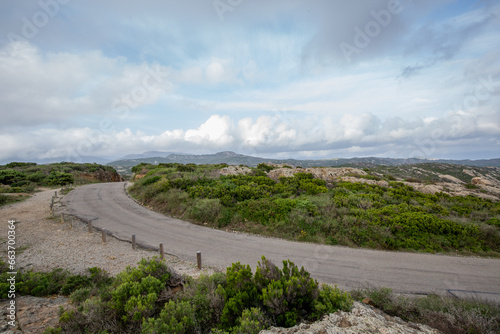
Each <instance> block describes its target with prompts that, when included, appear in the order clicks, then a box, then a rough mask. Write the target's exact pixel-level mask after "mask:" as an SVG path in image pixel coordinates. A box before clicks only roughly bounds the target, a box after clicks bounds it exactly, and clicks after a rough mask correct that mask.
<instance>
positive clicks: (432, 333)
mask: <svg viewBox="0 0 500 334" xmlns="http://www.w3.org/2000/svg"><path fill="white" fill-rule="evenodd" d="M333 333H335V334H344V333H345V334H347V333H349V334H361V333H365V334H380V333H387V334H389V333H394V334H396V333H397V334H439V333H441V332H440V331H438V330H436V329H433V328H431V327H429V326H425V325H420V324H415V323H409V322H405V321H403V320H401V319H400V318H397V317H391V316H389V315H387V314H385V313H383V312H382V311H380V310H378V309H376V308H374V307H372V306H369V305H364V304H362V303H359V302H354V306H353V309H352V311H351V312H342V311H339V312H336V313H333V314H329V315H326V316H325V317H324V318H323V320H321V321H318V322H315V323H313V324H300V325H298V326H295V327H292V328H271V329H269V330H264V331H261V332H260V334H333Z"/></svg>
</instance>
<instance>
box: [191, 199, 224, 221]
mask: <svg viewBox="0 0 500 334" xmlns="http://www.w3.org/2000/svg"><path fill="white" fill-rule="evenodd" d="M221 210H222V204H221V203H220V200H218V199H209V198H203V199H198V200H196V201H195V204H194V206H193V207H191V209H190V210H189V217H190V218H194V219H196V220H197V221H199V222H202V223H205V222H210V223H212V222H216V221H217V220H218V217H219V215H220V213H221Z"/></svg>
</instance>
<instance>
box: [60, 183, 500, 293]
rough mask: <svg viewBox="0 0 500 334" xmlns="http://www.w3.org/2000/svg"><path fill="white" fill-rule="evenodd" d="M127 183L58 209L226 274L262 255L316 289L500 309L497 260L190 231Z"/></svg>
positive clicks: (90, 190)
mask: <svg viewBox="0 0 500 334" xmlns="http://www.w3.org/2000/svg"><path fill="white" fill-rule="evenodd" d="M125 186H126V183H105V184H92V185H87V186H83V187H79V188H77V189H75V190H73V191H72V192H71V193H69V194H68V195H66V196H65V197H64V199H63V200H62V202H63V203H64V204H65V205H66V212H67V213H70V214H73V215H75V216H77V217H79V218H83V219H87V220H92V223H93V225H94V226H96V227H98V228H106V229H107V230H108V231H111V232H112V233H113V235H114V236H117V237H118V238H122V239H128V240H130V238H131V235H132V234H135V235H136V237H137V242H138V243H140V244H143V245H148V246H151V247H156V248H157V247H158V245H159V244H160V243H163V244H164V247H165V252H168V253H171V254H174V255H177V256H178V257H180V258H182V259H185V260H190V261H195V258H196V251H198V250H200V251H202V255H203V264H204V265H209V266H214V267H219V268H225V267H227V266H229V265H230V264H231V263H233V262H236V261H240V262H241V263H246V264H250V265H251V267H252V268H255V266H256V264H257V261H258V260H260V258H261V256H262V255H265V256H266V257H267V258H269V259H271V260H273V261H274V262H275V263H276V264H280V263H281V261H282V260H284V259H290V260H292V261H293V262H295V263H296V264H297V265H299V266H304V267H305V268H306V269H307V270H308V271H309V272H311V273H312V275H313V276H314V277H315V278H316V279H318V280H319V281H320V282H325V283H335V284H338V285H339V286H340V287H342V288H357V287H362V286H366V285H372V286H386V287H390V288H392V289H393V290H394V291H397V292H401V293H431V292H435V293H452V294H455V295H468V294H474V295H476V296H479V297H484V298H488V299H492V300H496V301H498V302H500V260H498V259H484V258H472V257H453V256H443V255H431V254H412V253H402V252H383V251H373V250H366V249H351V248H347V247H338V246H320V245H314V244H307V243H299V242H291V241H285V240H280V239H274V238H265V237H259V236H253V235H246V234H240V233H229V232H224V231H220V230H214V229H211V228H206V227H203V226H198V225H194V224H191V223H188V222H185V221H182V220H179V219H174V218H170V217H166V216H164V215H161V214H159V213H156V212H154V211H151V210H149V209H147V208H145V207H143V206H141V205H139V204H137V203H136V202H135V201H134V200H132V199H131V198H130V197H128V195H127V193H126V192H125V190H124V189H125Z"/></svg>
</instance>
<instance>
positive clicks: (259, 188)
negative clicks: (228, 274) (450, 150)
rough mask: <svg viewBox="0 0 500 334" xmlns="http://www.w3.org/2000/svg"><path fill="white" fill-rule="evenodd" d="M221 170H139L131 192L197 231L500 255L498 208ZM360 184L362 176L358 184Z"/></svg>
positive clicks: (477, 201) (397, 187) (391, 189)
mask: <svg viewBox="0 0 500 334" xmlns="http://www.w3.org/2000/svg"><path fill="white" fill-rule="evenodd" d="M222 167H224V165H194V164H188V165H182V164H159V165H150V164H140V165H138V166H136V167H134V169H133V171H134V172H136V173H141V176H144V177H142V178H141V179H139V180H138V181H136V182H135V184H134V185H133V186H132V187H131V188H130V192H131V194H132V195H133V196H134V197H135V198H136V199H137V200H139V201H140V202H142V203H144V204H146V205H148V206H150V207H152V208H154V209H155V210H157V211H159V212H162V213H166V214H170V215H173V216H176V217H181V218H183V219H189V220H192V221H193V222H197V223H200V224H204V225H208V226H212V227H217V228H223V229H231V230H239V231H245V232H250V233H259V234H264V235H268V236H274V237H280V238H285V239H290V240H298V241H308V242H316V243H323V244H330V245H345V246H358V247H369V248H374V249H385V250H406V251H422V252H453V253H462V254H479V255H489V256H498V255H499V254H500V203H499V202H495V201H491V200H485V199H481V198H478V197H474V196H450V195H447V194H444V193H436V194H424V193H421V192H417V191H415V190H414V189H413V188H412V187H410V186H407V185H405V184H403V183H401V182H396V181H395V178H394V177H393V176H392V175H389V174H385V175H384V176H383V177H382V178H381V177H380V176H374V175H370V174H368V175H366V176H362V177H363V178H368V179H385V180H386V181H388V184H389V186H388V187H383V186H379V185H372V184H365V183H356V182H342V181H340V182H328V183H327V182H325V181H323V180H320V179H315V178H314V177H313V176H312V175H311V174H307V173H297V174H295V175H294V176H293V177H282V178H280V179H279V180H278V181H274V180H272V179H271V178H269V177H267V175H266V172H268V171H269V170H271V169H273V167H272V166H269V165H265V164H261V165H259V166H258V167H257V168H253V171H252V173H250V174H249V175H230V176H221V175H220V173H219V170H220V169H221V168H222ZM358 177H360V176H358Z"/></svg>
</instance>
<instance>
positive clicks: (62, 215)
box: [61, 213, 64, 224]
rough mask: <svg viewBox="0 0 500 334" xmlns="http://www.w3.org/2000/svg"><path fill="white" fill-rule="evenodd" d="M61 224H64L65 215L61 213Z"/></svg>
mask: <svg viewBox="0 0 500 334" xmlns="http://www.w3.org/2000/svg"><path fill="white" fill-rule="evenodd" d="M61 224H64V213H61Z"/></svg>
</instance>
